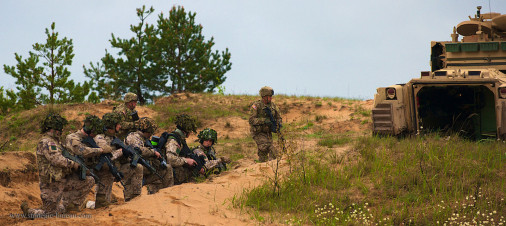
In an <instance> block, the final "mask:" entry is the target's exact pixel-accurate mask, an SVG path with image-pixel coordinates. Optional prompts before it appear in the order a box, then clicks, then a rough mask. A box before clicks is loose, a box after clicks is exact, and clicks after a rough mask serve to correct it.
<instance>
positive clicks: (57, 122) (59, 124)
mask: <svg viewBox="0 0 506 226" xmlns="http://www.w3.org/2000/svg"><path fill="white" fill-rule="evenodd" d="M67 123H68V122H67V120H66V119H65V118H63V117H61V116H60V115H59V114H58V113H49V114H47V115H46V117H45V118H44V120H42V122H40V130H41V131H42V133H45V132H47V131H49V130H50V129H54V130H57V131H62V130H63V127H64V126H65V125H67Z"/></svg>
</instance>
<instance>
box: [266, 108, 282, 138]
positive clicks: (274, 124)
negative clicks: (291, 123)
mask: <svg viewBox="0 0 506 226" xmlns="http://www.w3.org/2000/svg"><path fill="white" fill-rule="evenodd" d="M264 111H265V113H266V114H267V116H269V120H270V121H271V125H270V127H271V132H273V133H277V132H278V130H280V129H281V123H278V122H276V119H275V118H274V116H273V115H272V111H271V108H270V107H265V108H264Z"/></svg>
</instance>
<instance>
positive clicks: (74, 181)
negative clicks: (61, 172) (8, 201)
mask: <svg viewBox="0 0 506 226" xmlns="http://www.w3.org/2000/svg"><path fill="white" fill-rule="evenodd" d="M94 184H95V180H94V179H93V177H91V176H87V177H86V179H85V180H80V179H79V176H78V175H77V174H75V173H74V174H70V175H67V176H66V177H64V178H62V179H61V180H60V181H52V182H51V183H45V182H42V181H41V182H40V198H41V199H42V208H41V209H28V214H32V215H49V214H57V213H58V214H60V213H66V212H67V211H79V210H81V209H82V207H83V205H84V201H85V199H86V196H87V195H88V193H90V191H91V189H92V188H93V185H94Z"/></svg>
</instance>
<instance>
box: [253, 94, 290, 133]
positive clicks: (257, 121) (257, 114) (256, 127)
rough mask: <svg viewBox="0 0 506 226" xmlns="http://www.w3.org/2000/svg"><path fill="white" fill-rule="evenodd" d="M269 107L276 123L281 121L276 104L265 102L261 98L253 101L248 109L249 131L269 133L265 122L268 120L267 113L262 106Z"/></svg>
mask: <svg viewBox="0 0 506 226" xmlns="http://www.w3.org/2000/svg"><path fill="white" fill-rule="evenodd" d="M267 107H268V108H270V109H271V112H272V116H273V117H274V119H275V120H276V122H277V123H281V121H282V120H281V114H280V112H279V109H278V107H277V106H276V104H274V103H273V102H271V103H270V104H265V103H264V102H263V101H262V100H257V101H255V102H253V104H252V105H251V108H250V111H249V124H250V126H251V128H250V131H251V133H270V132H271V130H270V128H269V124H267V123H265V121H266V120H270V118H269V116H268V115H267V113H265V110H264V108H267Z"/></svg>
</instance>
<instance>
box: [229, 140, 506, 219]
mask: <svg viewBox="0 0 506 226" xmlns="http://www.w3.org/2000/svg"><path fill="white" fill-rule="evenodd" d="M505 150H506V145H505V144H504V143H502V142H497V141H491V142H482V143H475V142H471V141H467V140H463V139H459V138H457V137H455V138H450V139H441V138H437V137H423V138H410V139H403V140H397V139H395V138H377V137H362V138H359V139H357V140H356V141H355V144H354V147H353V150H352V151H351V152H350V153H348V154H347V157H346V160H345V161H343V162H342V164H341V165H340V166H339V167H335V165H333V164H331V163H330V162H329V161H321V160H322V159H321V158H322V157H321V156H322V155H321V154H310V155H309V156H306V157H307V159H308V161H307V162H306V165H305V174H304V176H302V171H301V170H300V168H299V169H298V170H297V169H296V170H294V171H292V173H291V174H288V175H286V176H285V177H284V179H283V180H282V181H281V183H280V193H279V195H273V193H272V186H271V185H270V184H269V183H266V184H264V185H263V186H261V187H258V188H255V189H252V190H250V191H248V192H246V193H244V194H243V196H242V197H241V198H239V199H238V200H237V201H236V202H237V204H240V205H241V206H244V205H245V206H249V207H252V208H254V209H256V210H257V211H259V212H260V213H261V212H262V211H269V212H277V213H279V216H282V217H283V218H284V220H286V221H285V223H286V222H288V223H300V224H307V223H309V224H318V225H329V224H330V225H342V224H345V225H346V224H350V225H354V224H395V225H399V224H412V225H432V224H445V223H446V224H465V223H470V224H487V223H491V222H494V223H495V224H499V223H502V224H505V223H506V222H505V219H504V217H506V202H505V201H504V198H505V196H506V189H505V188H506V187H505V185H506V173H505V166H506V151H505ZM287 214H288V216H287ZM272 221H274V218H272Z"/></svg>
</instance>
